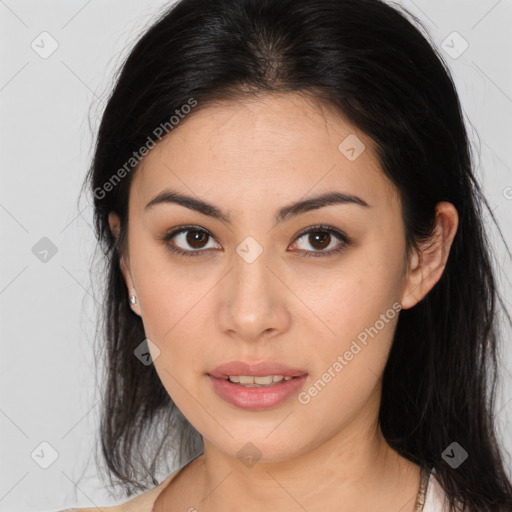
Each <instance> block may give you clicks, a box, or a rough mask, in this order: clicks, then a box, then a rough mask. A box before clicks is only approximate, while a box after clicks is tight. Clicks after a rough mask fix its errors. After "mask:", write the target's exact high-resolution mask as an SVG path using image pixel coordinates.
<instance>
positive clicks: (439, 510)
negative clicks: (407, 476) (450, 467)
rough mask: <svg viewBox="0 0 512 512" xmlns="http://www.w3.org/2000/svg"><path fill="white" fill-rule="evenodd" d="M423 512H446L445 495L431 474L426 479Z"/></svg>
mask: <svg viewBox="0 0 512 512" xmlns="http://www.w3.org/2000/svg"><path fill="white" fill-rule="evenodd" d="M423 512H448V502H447V499H446V494H445V492H444V490H443V489H442V487H441V485H440V484H439V482H438V481H437V478H436V477H435V475H434V474H432V473H431V474H430V477H429V479H428V487H427V493H426V495H425V505H423Z"/></svg>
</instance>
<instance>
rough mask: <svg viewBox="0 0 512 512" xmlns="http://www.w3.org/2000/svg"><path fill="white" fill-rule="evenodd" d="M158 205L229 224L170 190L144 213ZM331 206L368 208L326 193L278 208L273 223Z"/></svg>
mask: <svg viewBox="0 0 512 512" xmlns="http://www.w3.org/2000/svg"><path fill="white" fill-rule="evenodd" d="M159 204H178V205H181V206H184V207H185V208H189V209H190V210H194V211H197V212H199V213H202V214H203V215H207V216H209V217H213V218H214V219H218V220H222V221H224V222H227V223H228V224H231V217H230V215H229V213H228V212H225V211H222V210H221V209H220V208H218V207H217V206H215V205H213V204H211V203H208V202H207V201H204V200H202V199H197V198H195V197H191V196H188V195H185V194H181V193H179V192H175V191H172V190H164V191H162V192H160V193H159V194H158V195H157V196H155V197H154V198H153V199H151V201H149V203H148V204H147V205H146V206H145V207H144V211H147V210H150V209H151V208H153V207H155V206H156V205H159ZM333 204H356V205H359V206H363V207H365V208H370V206H369V204H368V203H367V202H366V201H365V200H364V199H361V198H360V197H358V196H355V195H352V194H346V193H342V192H328V193H326V194H322V195H319V196H315V197H312V198H310V199H306V200H304V201H298V202H296V203H293V204H290V205H288V206H285V207H283V208H280V209H279V210H278V211H277V212H276V214H275V222H276V224H278V223H280V222H284V221H286V220H288V219H290V218H292V217H295V216H297V215H299V214H301V213H305V212H309V211H312V210H318V209H319V208H324V207H325V206H330V205H333Z"/></svg>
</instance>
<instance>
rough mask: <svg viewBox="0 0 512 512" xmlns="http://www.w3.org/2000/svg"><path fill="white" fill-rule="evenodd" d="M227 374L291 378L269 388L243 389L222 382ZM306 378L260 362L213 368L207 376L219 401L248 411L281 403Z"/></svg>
mask: <svg viewBox="0 0 512 512" xmlns="http://www.w3.org/2000/svg"><path fill="white" fill-rule="evenodd" d="M229 375H252V376H254V377H263V376H265V375H283V376H284V377H294V378H293V379H290V380H287V381H282V382H280V383H279V384H275V385H273V386H268V387H250V388H246V387H244V386H240V385H239V384H234V383H233V382H230V381H229V380H226V377H227V376H229ZM307 377H308V373H307V372H306V371H304V370H299V369H296V368H290V367H289V366H286V365H283V364H281V363H276V362H272V361H263V362H260V363H245V362H243V361H231V362H229V363H225V364H221V365H220V366H217V367H216V368H215V369H214V370H212V371H210V372H209V373H208V378H209V379H210V382H211V383H212V386H213V389H214V391H215V392H216V393H217V395H218V396H219V397H220V398H222V399H223V400H224V401H226V402H227V403H229V404H231V405H233V406H235V407H238V408H240V409H246V410H250V411H259V410H263V409H269V408H271V407H276V406H277V405H279V404H281V403H283V402H284V401H286V400H287V399H288V398H289V397H290V396H291V395H292V394H294V392H295V391H296V390H297V389H298V388H300V387H301V386H302V385H303V384H304V382H305V381H306V379H307Z"/></svg>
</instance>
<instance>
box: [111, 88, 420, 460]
mask: <svg viewBox="0 0 512 512" xmlns="http://www.w3.org/2000/svg"><path fill="white" fill-rule="evenodd" d="M347 137H349V139H347ZM346 139H347V140H346ZM344 141H345V142H344ZM363 144H364V150H363ZM350 148H353V150H351V149H350ZM164 192H169V193H171V192H172V193H175V194H181V195H184V196H185V195H186V196H189V197H191V198H192V199H194V200H196V201H202V202H207V203H209V204H210V205H213V206H214V208H213V209H210V210H209V211H208V210H206V209H203V211H202V212H200V211H197V210H195V209H193V208H192V207H190V208H189V207H187V206H185V205H183V204H178V203H176V202H172V201H154V202H153V204H152V205H149V206H148V204H149V203H150V202H152V200H153V199H155V198H156V197H158V196H159V195H160V197H161V198H162V196H161V194H162V193H164ZM325 194H338V196H337V197H338V199H337V200H333V201H330V202H329V201H327V204H323V205H322V204H320V202H317V203H316V204H315V203H311V202H309V203H306V205H303V207H301V208H295V209H294V208H289V207H291V206H292V205H294V204H296V203H299V202H303V201H310V200H311V199H312V198H315V197H317V196H322V195H325ZM340 198H341V199H340ZM189 206H190V205H189ZM315 206H316V207H315ZM283 209H285V210H284V211H283ZM212 211H215V212H217V213H218V214H219V215H220V214H222V215H223V216H224V217H223V218H220V217H219V216H218V215H217V216H214V215H212ZM279 212H281V215H278V213H279ZM116 222H117V217H116V216H115V215H113V214H112V215H111V227H114V226H115V224H116ZM166 235H168V236H167V238H166ZM175 250H176V251H183V253H180V252H175ZM405 255H406V248H405V233H404V223H403V220H402V210H401V203H400V199H399V195H398V193H397V191H396V190H395V189H394V188H393V186H392V184H391V183H390V182H389V180H388V179H387V178H386V177H385V175H384V174H383V172H382V170H381V169H380V167H379V165H378V162H377V157H376V154H375V151H374V145H373V143H372V141H371V140H370V139H369V138H368V136H366V135H365V134H364V133H362V132H360V131H359V130H358V129H356V128H355V127H354V126H353V125H352V124H351V123H350V122H349V121H348V120H346V119H344V118H342V117H340V116H339V115H338V114H336V113H335V112H333V111H330V110H328V109H327V108H326V107H321V106H319V105H316V104H314V103H313V102H311V101H309V100H307V99H305V98H304V97H302V96H300V95H296V94H287V95H273V96H265V97H262V98H260V99H257V100H251V101H244V102H241V103H239V102H237V103H235V102H233V103H225V104H217V105H215V106H211V107H207V108H204V109H203V110H199V111H197V112H194V113H193V114H191V115H190V116H189V117H188V118H186V119H185V121H183V122H182V123H181V124H180V125H179V126H178V127H177V128H175V129H174V130H173V131H172V132H171V133H170V134H169V135H168V136H167V138H165V139H163V140H162V141H161V142H160V143H159V144H158V145H157V146H156V147H155V148H154V149H153V150H152V151H151V152H150V153H149V154H148V155H147V156H146V157H145V159H144V160H143V162H142V165H141V167H140V168H139V169H138V170H137V171H136V174H135V175H134V177H133V182H132V185H131V190H130V198H129V226H128V253H127V254H126V255H125V257H124V258H123V262H122V268H123V274H124V277H125V280H126V283H127V286H128V288H129V289H130V291H131V292H135V294H136V296H137V300H138V303H137V304H136V305H134V306H132V307H133V311H134V312H135V313H136V314H138V315H140V316H141V318H142V320H143V324H144V328H145V333H146V336H147V338H148V339H149V340H151V344H150V347H153V349H152V354H153V357H154V359H155V361H154V363H155V367H156V371H157V372H158V375H159V377H160V379H161V381H162V383H163V385H164V386H165V389H166V390H167V392H168V393H169V395H170V396H171V398H172V400H173V401H174V402H175V403H176V404H177V406H178V407H179V408H180V410H181V411H182V412H183V414H184V415H185V416H186V417H187V418H188V420H189V421H190V422H191V423H192V424H193V425H194V427H195V428H196V429H197V430H198V431H199V432H200V433H201V434H202V435H203V437H204V439H205V441H206V440H207V441H209V442H210V443H212V444H214V445H215V446H216V447H218V448H219V449H220V450H222V451H223V452H224V453H226V454H229V455H232V456H237V453H238V452H239V450H240V449H241V448H243V447H244V446H247V443H249V442H251V443H253V444H254V445H255V446H256V447H257V448H258V450H259V452H260V453H261V460H263V461H271V460H285V459H289V458H291V457H293V456H296V455H298V454H301V453H304V452H306V451H308V450H311V449H313V448H315V447H317V446H319V445H321V444H322V443H323V442H325V441H327V440H328V439H329V438H332V437H333V436H335V435H336V434H338V433H339V432H342V431H343V430H344V429H345V430H347V431H348V430H349V429H351V428H353V429H354V430H355V428H356V426H357V427H358V428H360V427H361V425H367V424H368V421H369V418H370V417H373V416H375V414H376V412H377V410H378V402H379V393H380V387H379V386H380V381H379V378H380V376H381V375H382V372H383V369H384V366H385V362H386V359H387V356H388V352H389V349H390V346H391V342H392V338H393V333H394V329H395V326H396V323H397V320H398V310H399V309H400V304H401V303H403V306H404V307H406V304H405V302H406V301H410V299H407V296H408V294H409V292H410V286H411V283H410V282H409V281H408V279H407V276H408V274H407V261H406V257H405ZM409 295H410V294H409ZM410 305H411V304H409V306H410ZM142 341H143V340H141V342H142ZM233 361H242V362H246V363H261V362H272V363H276V364H281V365H285V366H286V367H287V368H288V369H289V370H290V371H289V373H290V374H293V375H294V378H293V379H287V380H286V381H284V382H279V381H277V380H276V382H277V383H276V384H274V385H273V386H269V387H256V386H255V387H244V386H241V385H240V384H236V383H230V382H228V381H226V380H224V379H221V378H219V379H215V377H212V376H211V374H212V373H213V374H216V368H217V367H219V365H222V364H224V363H228V362H233ZM253 370H254V369H253ZM260 370H261V371H260V372H259V373H262V374H263V375H269V374H271V375H280V374H281V375H282V374H283V373H286V370H283V369H281V368H270V367H268V368H265V367H262V368H260ZM230 371H231V372H235V373H234V375H240V374H241V375H246V374H247V373H248V372H249V371H251V369H248V370H247V369H246V370H243V369H238V370H237V369H234V370H230ZM230 371H227V372H225V373H230ZM254 372H256V370H254ZM265 372H266V373H265ZM220 373H222V371H221V372H220ZM290 376H291V375H290ZM234 380H236V378H235V379H234ZM259 382H263V381H259ZM265 382H267V381H265ZM255 383H256V382H255ZM372 415H373V416H372Z"/></svg>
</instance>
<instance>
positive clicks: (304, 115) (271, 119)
mask: <svg viewBox="0 0 512 512" xmlns="http://www.w3.org/2000/svg"><path fill="white" fill-rule="evenodd" d="M166 187H170V188H173V189H180V190H182V191H183V192H187V193H189V194H190V193H193V194H196V195H198V196H201V197H208V198H210V199H212V201H214V202H217V204H223V203H228V202H234V204H237V203H240V202H243V203H245V204H251V203H252V202H254V201H258V202H259V203H261V201H262V200H265V199H266V198H269V197H276V198H277V197H281V198H283V200H284V199H286V198H290V199H291V198H294V199H297V198H300V197H302V196H305V195H307V194H308V192H309V191H311V192H315V193H319V192H325V191H327V190H331V189H338V190H340V187H341V188H342V189H343V191H344V192H347V193H355V192H356V191H357V192H358V195H362V194H366V199H367V201H368V202H369V203H378V202H382V201H390V200H393V199H395V200H396V197H394V196H396V191H395V189H394V187H393V186H392V185H391V183H390V182H389V180H388V179H387V178H386V176H385V175H384V173H383V172H382V170H381V169H380V165H379V162H378V159H377V156H376V152H375V144H374V142H373V141H372V140H371V138H370V137H369V136H368V135H366V134H365V133H364V132H362V131H361V130H359V129H358V128H357V127H356V126H355V125H353V124H352V123H351V122H350V121H349V120H348V119H346V118H345V117H344V116H342V115H341V114H340V113H338V112H337V111H334V109H333V108H330V107H328V106H326V105H323V104H320V103H318V102H316V101H314V100H312V99H310V98H308V97H304V96H302V95H300V94H297V93H288V94H273V95H266V96H262V97H259V98H251V99H246V100H237V101H229V102H228V101H223V102H218V103H216V104H210V105H208V106H205V107H203V108H201V106H199V108H198V109H197V110H196V111H192V113H191V114H189V115H188V117H185V119H184V120H182V121H181V122H180V124H179V125H178V126H177V127H175V128H174V129H173V131H172V132H171V133H169V134H168V135H167V136H166V137H165V138H164V139H163V140H162V141H161V142H159V143H158V144H157V145H156V147H155V148H154V149H153V150H151V151H150V153H149V154H148V155H147V156H146V157H145V158H144V159H143V161H142V163H141V166H140V167H139V169H138V170H137V172H136V173H135V176H134V179H133V182H132V187H131V188H132V192H133V194H132V193H131V194H130V196H131V197H130V201H135V202H136V203H137V204H138V205H139V207H140V206H142V207H143V206H144V205H145V204H146V203H147V202H148V201H149V200H150V199H151V198H152V197H154V196H155V195H156V194H158V193H159V192H161V191H162V190H163V189H164V188H166ZM313 189H314V190H313ZM142 203H144V205H142Z"/></svg>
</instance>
